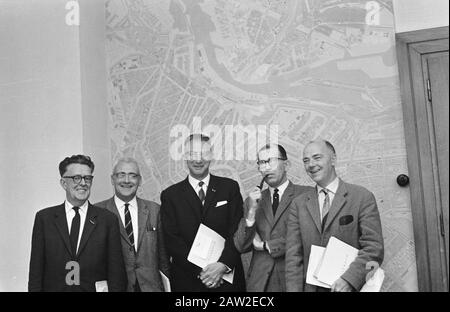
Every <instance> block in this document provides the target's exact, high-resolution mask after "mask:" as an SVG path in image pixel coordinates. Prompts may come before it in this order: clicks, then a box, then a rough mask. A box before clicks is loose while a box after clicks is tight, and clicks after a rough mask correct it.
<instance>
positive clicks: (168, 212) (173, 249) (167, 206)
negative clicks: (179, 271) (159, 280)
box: [160, 190, 202, 275]
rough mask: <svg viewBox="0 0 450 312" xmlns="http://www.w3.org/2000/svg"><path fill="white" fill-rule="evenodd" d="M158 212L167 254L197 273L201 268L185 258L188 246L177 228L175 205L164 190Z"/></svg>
mask: <svg viewBox="0 0 450 312" xmlns="http://www.w3.org/2000/svg"><path fill="white" fill-rule="evenodd" d="M160 214H161V224H162V229H163V233H164V242H165V246H166V250H167V252H168V254H169V256H171V257H172V258H173V260H174V261H175V262H176V263H177V264H178V265H180V266H182V267H183V268H184V269H185V270H187V271H189V272H191V273H192V274H194V275H198V274H199V273H200V272H201V270H202V269H201V268H199V267H198V266H196V265H194V264H192V263H190V262H189V261H188V260H187V257H188V255H189V250H190V246H188V245H186V244H185V243H184V239H183V237H182V236H181V233H180V232H179V230H178V225H177V221H176V217H175V207H174V206H173V203H172V201H171V199H170V196H169V195H168V194H167V191H166V190H164V191H163V192H162V193H161V210H160Z"/></svg>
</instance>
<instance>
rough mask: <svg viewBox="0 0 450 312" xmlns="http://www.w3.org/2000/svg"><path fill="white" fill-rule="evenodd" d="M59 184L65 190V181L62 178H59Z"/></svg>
mask: <svg viewBox="0 0 450 312" xmlns="http://www.w3.org/2000/svg"><path fill="white" fill-rule="evenodd" d="M59 184H60V185H61V187H62V188H63V189H64V190H67V182H66V180H64V179H63V178H61V179H59Z"/></svg>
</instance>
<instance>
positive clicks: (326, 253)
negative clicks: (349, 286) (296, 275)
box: [306, 237, 384, 292]
mask: <svg viewBox="0 0 450 312" xmlns="http://www.w3.org/2000/svg"><path fill="white" fill-rule="evenodd" d="M357 256H358V249H356V248H354V247H353V246H350V245H349V244H346V243H344V242H343V241H341V240H339V239H337V238H336V237H331V238H330V240H329V241H328V244H327V247H326V248H324V247H320V246H315V245H312V246H311V253H310V256H309V262H308V269H307V274H306V283H308V284H310V285H315V286H320V287H324V288H331V285H333V283H334V282H335V281H336V280H337V279H339V278H340V277H341V276H342V275H343V274H344V273H345V271H347V269H348V268H349V266H350V264H351V263H352V262H353V261H354V260H355V259H356V257H357ZM383 279H384V271H383V270H381V269H378V270H377V271H376V272H375V274H374V276H373V277H372V278H371V279H370V280H369V281H368V282H367V283H366V284H365V285H364V287H363V288H362V289H361V291H366V292H370V291H379V290H380V288H381V284H382V283H383Z"/></svg>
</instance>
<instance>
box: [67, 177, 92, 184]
mask: <svg viewBox="0 0 450 312" xmlns="http://www.w3.org/2000/svg"><path fill="white" fill-rule="evenodd" d="M63 178H70V179H72V181H73V183H75V184H80V183H81V180H83V179H84V182H86V184H91V183H92V180H93V179H94V176H92V175H86V176H81V175H74V176H66V177H63Z"/></svg>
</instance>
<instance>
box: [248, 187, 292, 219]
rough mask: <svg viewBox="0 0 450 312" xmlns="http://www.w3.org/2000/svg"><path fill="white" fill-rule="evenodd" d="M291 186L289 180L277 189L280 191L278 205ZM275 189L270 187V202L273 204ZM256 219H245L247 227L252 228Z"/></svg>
mask: <svg viewBox="0 0 450 312" xmlns="http://www.w3.org/2000/svg"><path fill="white" fill-rule="evenodd" d="M288 186H289V180H286V181H284V183H283V184H281V185H280V186H278V187H276V188H277V189H278V204H279V203H280V202H281V198H282V197H283V194H284V191H286V189H287V187H288ZM276 188H275V187H271V186H269V192H270V202H272V203H273V193H274V192H275V189H276ZM255 221H256V220H255V219H253V220H252V221H249V220H248V219H247V218H245V223H246V225H247V227H252V226H253V225H254V224H255Z"/></svg>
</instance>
